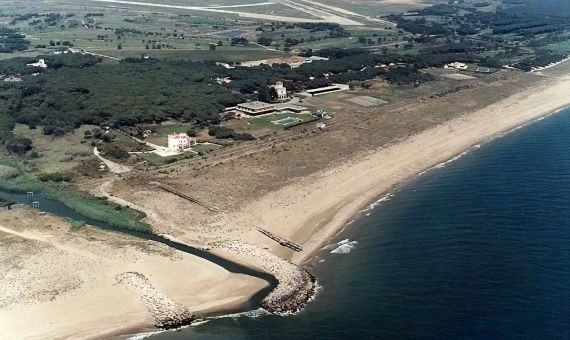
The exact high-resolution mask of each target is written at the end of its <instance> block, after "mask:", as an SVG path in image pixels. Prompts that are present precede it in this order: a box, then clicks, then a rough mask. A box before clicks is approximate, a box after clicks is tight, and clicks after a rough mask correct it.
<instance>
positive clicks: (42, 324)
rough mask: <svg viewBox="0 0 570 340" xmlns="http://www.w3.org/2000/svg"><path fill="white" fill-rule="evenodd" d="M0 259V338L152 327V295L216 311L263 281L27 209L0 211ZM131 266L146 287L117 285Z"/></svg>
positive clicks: (103, 333) (238, 300)
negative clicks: (77, 227)
mask: <svg viewBox="0 0 570 340" xmlns="http://www.w3.org/2000/svg"><path fill="white" fill-rule="evenodd" d="M0 263H1V264H2V267H1V274H0V287H2V295H1V296H0V330H1V332H0V339H24V338H25V339H63V338H73V339H83V338H105V337H109V336H112V335H117V334H126V333H129V332H131V330H132V331H139V330H141V329H145V328H151V327H153V325H154V324H155V323H156V320H155V318H154V317H153V314H152V313H155V312H156V311H155V310H153V309H156V305H153V299H154V300H157V301H166V302H167V303H165V304H164V305H165V306H166V307H170V306H173V308H179V306H180V305H182V306H185V307H187V308H188V310H190V311H192V312H200V311H205V310H209V309H217V310H219V309H220V308H221V309H224V308H230V307H231V308H234V307H236V306H239V305H241V304H242V303H244V302H245V301H246V300H247V299H249V296H250V295H251V294H253V293H255V292H256V291H257V290H259V289H261V288H263V287H264V286H265V284H266V282H265V281H262V280H259V279H256V278H253V277H249V276H245V275H238V274H232V273H229V272H228V271H226V270H225V269H223V268H221V267H219V266H217V265H215V264H213V263H211V262H208V261H205V260H202V259H200V258H197V257H195V256H192V255H189V254H186V253H182V252H179V251H176V250H174V249H171V248H168V247H166V246H164V245H162V244H158V243H156V242H151V241H145V240H140V239H136V238H133V237H130V236H125V235H120V234H116V233H109V232H105V231H102V230H99V229H95V228H90V227H84V228H82V229H81V230H78V231H70V227H69V225H68V224H67V222H65V221H64V220H63V219H60V218H56V217H53V216H47V215H44V216H38V214H37V212H35V211H33V210H28V209H19V210H13V211H10V212H3V213H2V214H0ZM132 273H136V275H140V276H141V277H142V280H143V281H145V282H146V284H147V285H148V287H149V288H148V289H147V291H148V290H149V291H150V293H148V292H147V293H145V292H137V291H136V289H133V287H130V286H129V285H128V284H125V282H124V277H125V276H128V275H131V276H132V275H133V274H132ZM121 282H123V283H121ZM131 285H132V284H131ZM178 304H180V305H178ZM169 305H170V306H169ZM158 312H160V311H158Z"/></svg>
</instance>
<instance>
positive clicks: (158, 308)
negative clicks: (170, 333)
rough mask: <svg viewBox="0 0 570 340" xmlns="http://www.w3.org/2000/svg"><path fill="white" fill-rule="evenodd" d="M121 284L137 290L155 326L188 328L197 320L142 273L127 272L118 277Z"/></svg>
mask: <svg viewBox="0 0 570 340" xmlns="http://www.w3.org/2000/svg"><path fill="white" fill-rule="evenodd" d="M116 279H117V281H118V282H119V283H122V284H124V285H125V286H127V287H128V288H131V289H133V290H135V291H136V292H137V293H138V294H139V296H140V299H141V301H142V302H143V304H144V305H145V307H146V308H147V309H148V311H149V312H150V313H151V315H152V316H153V318H154V320H155V326H156V327H158V328H162V329H173V328H179V327H182V326H186V325H189V324H191V323H192V321H194V319H195V318H196V317H195V316H194V315H193V314H192V313H191V312H190V310H189V309H188V308H187V307H186V306H183V305H181V304H179V303H176V302H174V301H172V299H170V298H169V297H168V296H166V295H164V294H163V293H162V292H161V291H159V290H158V289H156V288H154V287H153V286H152V284H151V283H150V282H149V281H148V279H147V278H146V277H145V276H144V275H143V274H141V273H137V272H126V273H122V274H119V275H117V276H116Z"/></svg>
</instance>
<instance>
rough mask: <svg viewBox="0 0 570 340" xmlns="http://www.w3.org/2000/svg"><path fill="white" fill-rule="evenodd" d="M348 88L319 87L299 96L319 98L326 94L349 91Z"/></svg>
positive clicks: (341, 85)
mask: <svg viewBox="0 0 570 340" xmlns="http://www.w3.org/2000/svg"><path fill="white" fill-rule="evenodd" d="M349 89H350V86H348V85H344V84H333V85H331V86H325V87H319V88H316V89H310V90H306V91H304V92H301V93H300V94H301V95H303V96H306V97H313V96H320V95H323V94H327V93H333V92H339V91H346V90H349Z"/></svg>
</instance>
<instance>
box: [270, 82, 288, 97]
mask: <svg viewBox="0 0 570 340" xmlns="http://www.w3.org/2000/svg"><path fill="white" fill-rule="evenodd" d="M271 87H273V88H274V89H275V91H277V99H279V100H285V99H287V89H286V88H285V86H283V82H282V81H278V82H277V83H275V85H273V86H271Z"/></svg>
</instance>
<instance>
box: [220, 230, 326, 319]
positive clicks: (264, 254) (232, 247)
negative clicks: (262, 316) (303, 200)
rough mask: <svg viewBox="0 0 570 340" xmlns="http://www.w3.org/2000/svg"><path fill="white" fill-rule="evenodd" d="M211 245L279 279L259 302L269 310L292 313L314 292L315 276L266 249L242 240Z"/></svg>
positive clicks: (271, 311)
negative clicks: (275, 285)
mask: <svg viewBox="0 0 570 340" xmlns="http://www.w3.org/2000/svg"><path fill="white" fill-rule="evenodd" d="M210 246H211V248H212V249H216V248H217V249H220V250H224V251H229V252H231V253H233V254H235V255H238V256H239V257H241V258H242V259H243V260H245V261H246V262H249V263H251V264H253V265H255V266H257V267H260V268H262V269H263V270H264V271H265V272H267V273H269V274H271V275H273V276H274V277H275V278H276V279H277V280H278V281H279V284H278V285H277V287H275V289H274V290H273V291H272V292H271V293H269V295H267V296H266V297H265V298H264V299H263V301H262V302H261V307H262V308H263V309H265V310H267V311H268V312H270V313H275V314H287V313H295V312H297V311H299V310H300V309H302V308H303V307H304V306H305V305H306V304H307V302H308V301H309V300H310V299H311V297H313V295H314V294H315V288H316V279H315V277H314V276H313V275H312V274H310V273H309V272H308V271H307V270H306V269H303V268H300V267H299V266H297V265H295V264H293V263H291V262H289V261H287V260H285V259H283V258H281V257H279V256H277V255H275V254H273V253H271V252H269V251H267V250H265V249H262V248H259V247H258V246H256V245H253V244H249V243H245V242H241V241H226V242H217V243H215V244H211V245H210Z"/></svg>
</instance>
